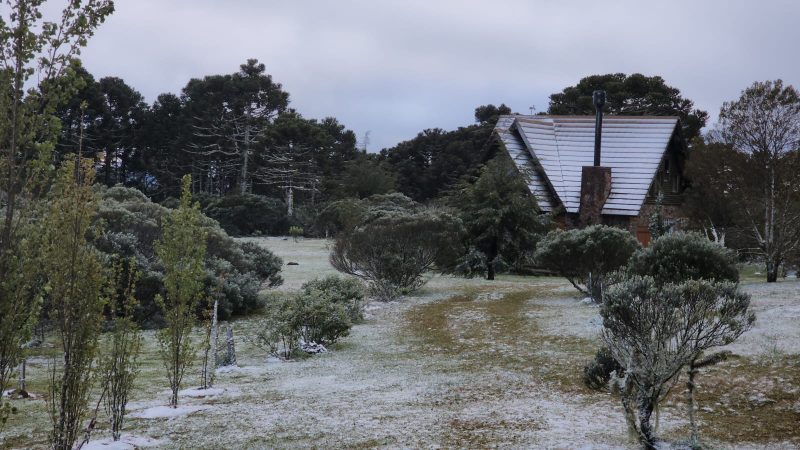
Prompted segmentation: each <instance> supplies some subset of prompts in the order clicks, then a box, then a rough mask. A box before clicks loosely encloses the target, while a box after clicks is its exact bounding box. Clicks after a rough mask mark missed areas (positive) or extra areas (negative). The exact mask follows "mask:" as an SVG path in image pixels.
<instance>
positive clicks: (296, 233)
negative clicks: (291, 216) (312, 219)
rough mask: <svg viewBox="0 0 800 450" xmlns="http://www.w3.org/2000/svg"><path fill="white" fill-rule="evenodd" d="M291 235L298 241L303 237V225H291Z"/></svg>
mask: <svg viewBox="0 0 800 450" xmlns="http://www.w3.org/2000/svg"><path fill="white" fill-rule="evenodd" d="M289 236H291V237H292V239H294V241H295V242H297V239H299V238H301V237H303V227H298V226H291V227H289Z"/></svg>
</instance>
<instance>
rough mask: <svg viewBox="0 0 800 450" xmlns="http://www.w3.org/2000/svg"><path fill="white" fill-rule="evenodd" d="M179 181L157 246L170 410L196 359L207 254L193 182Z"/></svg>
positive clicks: (160, 338) (161, 335)
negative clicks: (194, 336)
mask: <svg viewBox="0 0 800 450" xmlns="http://www.w3.org/2000/svg"><path fill="white" fill-rule="evenodd" d="M182 181H183V187H182V190H183V193H182V194H181V204H180V207H179V208H178V209H176V210H174V211H173V212H172V214H171V215H170V216H169V217H168V218H167V220H166V222H165V223H164V227H163V236H162V238H161V240H160V241H159V243H158V244H157V245H156V255H157V256H158V258H159V259H160V260H161V263H162V264H163V265H164V287H165V290H166V295H165V296H160V295H159V296H158V297H157V299H156V301H157V302H158V304H159V306H160V307H161V309H162V310H163V312H164V319H165V320H166V323H167V326H166V328H164V329H162V330H159V332H158V335H157V337H158V342H159V345H160V347H161V349H160V350H161V357H162V358H163V359H164V363H165V365H166V368H167V378H168V379H169V384H170V389H171V390H172V397H171V398H170V406H172V407H173V408H175V407H177V406H178V390H180V386H181V382H182V380H183V374H184V372H185V370H186V367H187V366H189V365H191V363H192V361H193V360H194V356H195V350H196V349H195V347H194V345H192V341H191V336H190V333H191V331H192V327H193V326H194V320H195V308H196V306H197V304H198V302H199V300H200V297H201V296H202V295H203V280H204V277H205V269H204V266H203V260H204V258H205V253H206V236H205V232H204V231H203V229H202V227H201V223H200V220H201V215H200V206H199V205H198V204H197V203H194V204H192V194H191V184H192V178H191V177H190V176H189V175H186V176H184V177H183V180H182Z"/></svg>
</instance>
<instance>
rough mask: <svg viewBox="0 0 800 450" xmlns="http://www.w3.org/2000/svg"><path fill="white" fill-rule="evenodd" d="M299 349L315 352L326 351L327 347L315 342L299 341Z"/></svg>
mask: <svg viewBox="0 0 800 450" xmlns="http://www.w3.org/2000/svg"><path fill="white" fill-rule="evenodd" d="M300 350H302V351H304V352H306V353H309V354H312V355H313V354H316V353H327V352H328V349H327V348H325V346H324V345H322V344H317V343H316V342H301V343H300Z"/></svg>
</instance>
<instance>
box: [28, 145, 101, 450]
mask: <svg viewBox="0 0 800 450" xmlns="http://www.w3.org/2000/svg"><path fill="white" fill-rule="evenodd" d="M93 177H94V174H93V172H92V170H91V166H90V163H89V162H88V161H87V162H83V161H81V160H80V159H78V158H76V159H75V162H74V164H70V163H65V164H64V165H63V166H62V167H61V169H60V170H59V175H58V180H57V183H56V186H55V187H54V189H53V192H52V200H51V204H50V206H49V210H48V212H47V214H46V215H45V217H44V219H43V220H42V222H41V230H40V233H41V239H42V249H41V259H40V261H39V264H40V265H41V270H42V274H43V276H44V278H45V279H46V280H47V284H46V288H45V289H44V290H45V293H46V296H47V299H48V303H49V305H50V320H51V321H52V323H53V326H54V328H55V330H56V335H57V336H58V338H59V342H60V345H61V357H62V358H63V360H62V361H61V363H57V362H56V361H55V360H54V361H53V364H52V367H51V371H52V372H51V382H50V395H49V398H48V400H49V406H50V418H51V420H52V423H53V431H52V434H51V443H52V445H53V448H56V449H71V448H72V446H73V444H74V443H75V440H76V438H77V436H78V433H79V431H80V426H81V423H82V421H83V419H84V417H85V415H86V411H87V402H88V396H89V393H90V390H91V386H92V374H93V369H94V367H93V362H94V358H95V354H96V350H97V340H98V336H99V335H100V324H101V323H102V314H103V307H104V305H105V303H106V299H105V295H104V294H105V288H106V286H107V284H108V280H107V274H106V271H105V270H104V267H103V264H102V261H101V259H100V253H99V252H98V251H97V250H96V249H95V248H94V247H93V246H92V245H91V244H90V243H89V242H88V241H87V237H89V236H90V235H91V233H92V230H91V228H90V226H91V224H92V221H93V219H94V216H95V214H97V199H96V197H95V195H94V193H93V192H92V186H91V185H92V180H93Z"/></svg>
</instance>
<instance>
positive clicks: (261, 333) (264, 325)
mask: <svg viewBox="0 0 800 450" xmlns="http://www.w3.org/2000/svg"><path fill="white" fill-rule="evenodd" d="M296 307H297V305H296V302H295V298H294V297H293V296H290V295H285V294H280V295H271V296H270V298H269V299H268V300H267V305H266V308H265V315H264V319H263V320H261V322H260V323H259V326H258V330H257V331H256V334H255V336H254V342H255V344H256V345H258V346H259V347H261V348H263V349H264V350H266V351H267V354H269V355H272V356H276V357H279V358H285V359H288V358H291V357H293V356H295V355H296V354H297V352H298V345H299V343H298V338H299V335H298V332H297V330H296V329H295V320H294V317H295V316H296Z"/></svg>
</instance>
